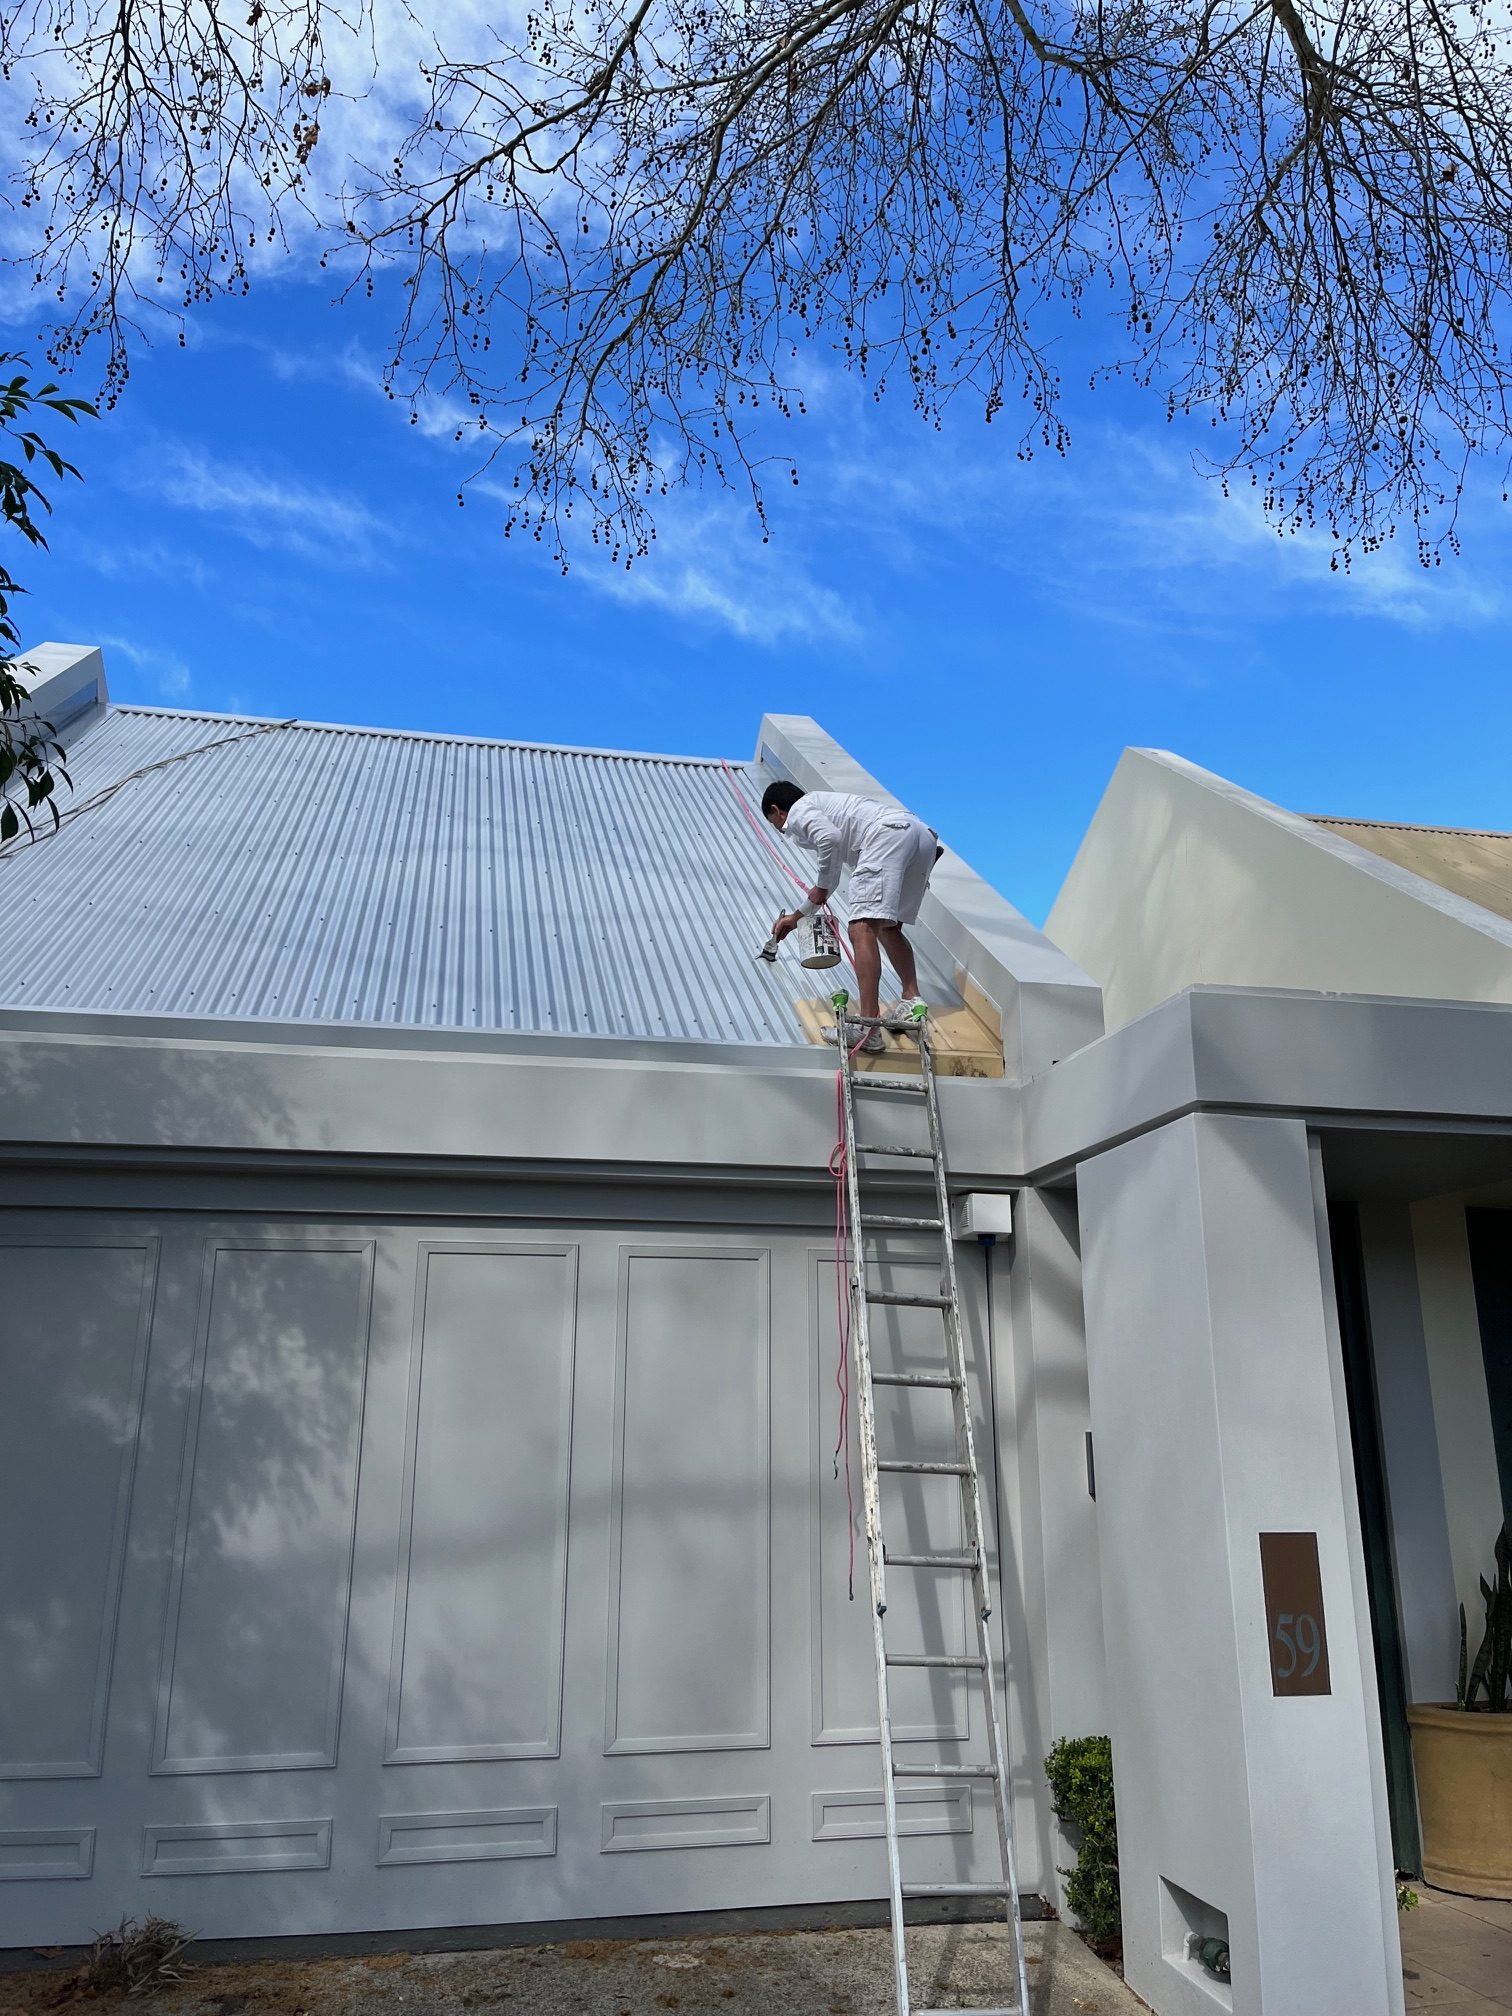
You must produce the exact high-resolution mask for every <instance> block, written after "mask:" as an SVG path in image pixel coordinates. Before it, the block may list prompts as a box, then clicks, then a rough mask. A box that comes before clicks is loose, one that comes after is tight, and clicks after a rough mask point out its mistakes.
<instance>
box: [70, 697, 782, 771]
mask: <svg viewBox="0 0 1512 2016" xmlns="http://www.w3.org/2000/svg"><path fill="white" fill-rule="evenodd" d="M109 711H110V712H111V713H112V714H145V715H149V716H151V717H152V718H154V719H158V720H163V719H166V720H171V721H228V722H238V723H243V722H244V723H247V724H249V725H253V726H260V725H261V724H262V723H264V722H267V723H269V724H270V725H272V724H278V723H281V722H282V720H283V718H284V717H282V716H279V715H272V714H236V713H231V712H228V711H227V712H223V711H221V710H219V709H216V708H212V707H153V706H150V705H148V704H147V703H146V702H145V701H134V700H112V701H111V703H110V709H109ZM290 725H291V726H293V727H294V728H296V729H297V728H307V729H310V730H311V731H312V732H314V733H318V734H322V735H372V736H376V737H377V738H379V739H380V740H384V741H393V742H445V743H448V744H450V745H452V746H454V747H458V748H474V749H530V750H533V751H534V752H535V753H536V754H537V755H546V756H602V757H606V758H609V759H611V760H615V761H619V762H624V763H679V764H684V765H686V766H687V767H688V768H690V769H710V770H718V769H721V768H723V766H724V764H725V763H726V762H729V763H730V765H731V767H732V768H733V769H736V770H745V769H749V768H750V765H749V763H748V762H747V760H746V759H745V758H744V757H740V758H728V757H724V756H678V755H673V754H669V753H668V752H666V751H664V750H654V749H600V748H594V747H591V746H588V745H583V744H578V743H575V742H531V741H527V740H525V739H524V738H523V737H520V736H511V735H451V734H447V733H446V732H445V731H443V730H441V729H436V728H378V727H374V726H372V725H371V724H369V723H365V722H355V721H307V720H305V719H304V717H303V716H302V715H296V716H295V717H294V718H293V720H292V722H291V724H290Z"/></svg>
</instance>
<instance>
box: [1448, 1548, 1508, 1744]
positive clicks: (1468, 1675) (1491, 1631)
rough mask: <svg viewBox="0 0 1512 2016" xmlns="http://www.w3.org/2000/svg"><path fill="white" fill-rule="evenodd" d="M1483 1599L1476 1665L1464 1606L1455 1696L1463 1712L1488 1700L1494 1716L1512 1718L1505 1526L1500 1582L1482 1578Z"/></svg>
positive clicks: (1498, 1558) (1498, 1553) (1498, 1572)
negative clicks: (1471, 1659)
mask: <svg viewBox="0 0 1512 2016" xmlns="http://www.w3.org/2000/svg"><path fill="white" fill-rule="evenodd" d="M1480 1587H1481V1596H1482V1598H1483V1599H1484V1601H1485V1605H1486V1635H1485V1637H1484V1638H1482V1640H1481V1647H1480V1650H1479V1652H1477V1653H1476V1655H1475V1664H1474V1665H1473V1666H1472V1665H1470V1663H1469V1638H1468V1636H1467V1634H1466V1630H1465V1606H1464V1604H1463V1603H1461V1605H1460V1613H1459V1622H1460V1655H1459V1686H1458V1689H1457V1691H1456V1694H1455V1699H1456V1700H1457V1701H1458V1703H1459V1705H1460V1707H1461V1708H1479V1707H1480V1696H1481V1695H1482V1694H1484V1695H1485V1697H1486V1704H1485V1710H1484V1711H1483V1712H1485V1713H1488V1714H1491V1715H1507V1714H1512V1698H1509V1697H1512V1531H1509V1528H1508V1527H1507V1526H1505V1525H1504V1526H1503V1527H1502V1530H1501V1532H1500V1533H1499V1534H1498V1535H1497V1540H1496V1581H1495V1584H1494V1585H1493V1584H1492V1583H1490V1582H1488V1581H1487V1580H1486V1578H1485V1576H1484V1575H1482V1577H1481V1578H1480Z"/></svg>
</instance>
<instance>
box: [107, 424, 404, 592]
mask: <svg viewBox="0 0 1512 2016" xmlns="http://www.w3.org/2000/svg"><path fill="white" fill-rule="evenodd" d="M130 487H132V488H133V489H136V490H138V491H139V492H142V493H144V494H147V495H150V496H152V497H154V498H157V499H160V500H161V501H163V502H165V503H168V504H171V505H174V506H175V507H176V508H177V509H179V510H182V511H193V512H198V513H201V514H203V515H204V516H207V517H211V518H215V519H218V520H219V521H221V522H222V523H223V524H225V525H226V526H227V527H228V528H229V529H230V530H231V531H233V532H234V533H235V534H236V535H237V536H238V537H239V538H241V539H244V540H245V541H246V542H247V543H248V545H251V546H256V547H260V548H263V549H265V550H272V549H276V550H280V551H283V552H286V553H292V554H295V555H297V556H298V557H299V558H301V559H306V560H318V561H322V562H324V563H326V564H327V565H330V566H333V567H351V566H354V565H356V566H366V565H370V564H371V563H372V562H373V560H374V559H375V558H376V557H377V554H378V552H379V550H380V549H381V548H382V547H383V546H384V545H385V544H386V543H387V542H388V541H389V539H390V538H391V536H392V533H391V527H390V525H389V524H388V522H387V521H386V520H385V519H383V518H381V517H379V515H378V514H377V512H375V511H372V510H370V509H369V508H368V506H367V505H366V504H364V503H363V502H362V501H361V499H360V498H358V497H356V496H354V495H352V494H351V493H350V492H347V491H340V490H333V489H331V488H329V487H327V486H325V485H323V484H316V483H308V482H305V481H303V480H302V479H301V478H298V477H288V476H282V475H277V474H273V473H271V472H268V471H266V470H260V469H253V468H249V467H247V466H246V465H245V464H242V463H236V462H228V461H224V460H219V459H217V458H215V457H213V456H211V455H209V454H207V453H205V452H204V450H202V449H198V448H190V447H186V446H183V445H181V444H167V445H165V446H164V447H163V449H162V450H161V452H160V453H159V454H158V455H157V456H156V457H155V458H154V461H153V465H152V469H151V473H150V475H148V474H145V473H144V474H141V475H138V476H136V477H133V478H132V479H131V484H130Z"/></svg>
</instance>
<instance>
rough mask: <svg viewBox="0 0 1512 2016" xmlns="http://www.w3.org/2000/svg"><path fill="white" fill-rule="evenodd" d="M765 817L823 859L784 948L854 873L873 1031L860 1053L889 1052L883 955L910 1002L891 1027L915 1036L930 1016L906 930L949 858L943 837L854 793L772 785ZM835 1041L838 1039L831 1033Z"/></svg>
mask: <svg viewBox="0 0 1512 2016" xmlns="http://www.w3.org/2000/svg"><path fill="white" fill-rule="evenodd" d="M761 810H762V815H763V817H764V818H765V819H766V820H767V821H768V823H769V824H770V825H773V826H775V827H776V828H777V831H778V832H779V833H786V835H787V836H788V838H789V839H790V840H796V841H797V842H798V844H799V846H800V847H805V848H807V849H808V850H809V852H811V853H813V854H817V855H818V857H819V859H818V864H817V866H816V868H815V871H814V886H813V888H812V889H810V890H809V892H808V902H807V903H806V904H805V906H804V907H803V908H802V909H801V910H789V911H786V912H784V914H783V915H782V916H781V917H779V918H778V919H777V922H776V923H775V924H774V925H773V926H772V936H773V938H774V939H776V940H777V941H778V942H779V943H780V942H781V940H782V939H784V938H786V937H787V936H788V934H789V932H791V931H795V930H796V929H797V928H798V926H799V924H801V923H802V922H803V920H804V919H805V918H806V917H812V916H813V914H814V912H815V911H816V910H822V909H823V907H824V905H825V904H826V903H827V902H828V901H829V899H830V897H831V896H832V895H833V894H834V893H835V889H836V886H837V885H838V883H839V881H840V871H841V869H842V868H849V869H850V871H851V879H850V910H851V922H850V939H851V951H852V954H853V956H854V959H855V966H856V984H857V986H858V987H859V989H860V994H861V999H860V1004H859V1012H860V1014H861V1016H862V1017H863V1018H864V1019H865V1020H866V1022H867V1027H866V1029H865V1031H864V1032H863V1033H861V1034H859V1035H858V1036H857V1037H856V1038H855V1039H854V1042H853V1045H852V1047H856V1045H857V1044H859V1047H860V1048H861V1049H862V1050H866V1051H873V1052H875V1051H878V1050H883V1049H885V1048H886V1047H887V1043H886V1038H885V1037H884V1036H883V1034H882V1030H881V1028H880V1027H878V1026H877V1024H878V1023H879V1021H880V1020H881V1019H882V1010H881V1002H880V996H881V986H882V954H883V952H886V954H887V957H888V962H889V964H890V965H891V966H892V969H893V971H894V972H895V973H896V974H897V976H898V980H899V983H900V984H901V986H902V989H903V998H902V1000H901V1001H899V1002H898V1003H897V1005H896V1007H894V1008H892V1009H890V1010H889V1011H888V1014H887V1017H886V1021H887V1025H888V1027H889V1028H894V1029H911V1028H913V1027H914V1025H915V1024H916V1023H917V1022H918V1021H919V1020H920V1019H921V1018H922V1017H923V1015H924V1013H925V1006H924V1002H923V1001H922V1000H921V999H920V996H919V972H918V968H917V967H916V966H915V964H914V956H913V947H912V946H911V945H910V944H909V942H908V939H907V938H906V937H905V936H904V932H903V926H904V925H905V924H912V923H913V922H914V920H915V918H917V916H918V914H919V905H920V904H921V903H922V902H923V900H924V891H925V889H926V888H927V887H928V884H929V877H930V873H931V871H932V870H933V868H934V865H935V863H936V861H938V860H939V858H940V856H941V855H942V854H943V853H944V851H945V850H944V848H943V847H941V845H940V842H939V835H938V834H937V833H936V832H934V830H933V829H932V828H931V827H928V826H926V825H925V824H924V822H923V820H922V819H915V818H914V816H913V814H912V813H911V812H903V811H900V810H899V809H898V808H897V807H896V806H891V805H879V804H878V803H877V802H876V801H875V800H874V799H871V798H858V797H856V796H855V795H854V794H853V793H851V792H849V791H800V790H799V788H798V786H797V785H796V784H786V783H778V784H769V785H768V786H767V788H766V790H765V792H764V793H763V794H762V799H761ZM825 1033H826V1035H828V1036H829V1037H830V1039H831V1040H832V1041H838V1040H839V1039H838V1034H837V1032H834V1031H829V1030H827V1031H826V1032H825Z"/></svg>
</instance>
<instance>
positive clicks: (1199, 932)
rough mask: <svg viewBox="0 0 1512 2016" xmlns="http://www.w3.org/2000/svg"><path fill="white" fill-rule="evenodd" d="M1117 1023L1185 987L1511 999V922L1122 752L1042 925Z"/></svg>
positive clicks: (1302, 823) (1163, 762)
mask: <svg viewBox="0 0 1512 2016" xmlns="http://www.w3.org/2000/svg"><path fill="white" fill-rule="evenodd" d="M1045 929H1046V933H1047V935H1048V936H1049V937H1050V938H1051V939H1052V940H1053V941H1054V942H1055V944H1057V945H1059V946H1060V947H1061V948H1062V949H1063V950H1064V951H1065V952H1066V953H1068V954H1069V955H1070V957H1071V958H1073V959H1074V960H1075V961H1076V962H1077V964H1078V965H1079V966H1081V967H1082V968H1083V969H1084V970H1085V971H1086V972H1088V973H1090V974H1091V975H1092V977H1093V978H1094V979H1095V980H1096V981H1098V982H1099V984H1100V985H1101V987H1102V990H1103V1004H1104V1013H1105V1016H1106V1019H1107V1026H1108V1027H1109V1028H1110V1029H1113V1028H1117V1027H1118V1026H1119V1025H1120V1024H1122V1023H1125V1022H1128V1021H1130V1020H1131V1019H1132V1018H1133V1017H1134V1016H1136V1015H1141V1014H1143V1013H1144V1012H1145V1011H1146V1010H1147V1009H1149V1008H1153V1007H1154V1006H1156V1005H1157V1003H1159V1002H1161V1001H1164V1000H1166V999H1168V998H1169V997H1170V996H1171V995H1173V994H1176V993H1178V992H1179V991H1180V990H1181V989H1182V988H1184V987H1190V986H1195V985H1199V984H1204V983H1206V984H1211V985H1216V986H1226V987H1294V988H1310V989H1317V990H1319V991H1321V992H1325V993H1341V994H1387V995H1410V996H1427V997H1431V998H1433V999H1439V1000H1465V1001H1512V924H1509V923H1508V922H1507V921H1506V920H1505V919H1503V918H1500V917H1494V916H1492V915H1491V913H1490V912H1488V911H1484V910H1482V909H1480V907H1479V906H1478V905H1476V904H1474V903H1470V902H1468V901H1466V900H1465V899H1464V898H1463V897H1458V896H1453V895H1450V894H1449V893H1448V891H1446V890H1442V889H1440V888H1438V887H1437V885H1435V884H1434V883H1431V882H1427V881H1425V880H1423V879H1422V878H1421V877H1419V876H1417V875H1414V874H1412V873H1411V872H1410V871H1409V870H1407V869H1404V868H1400V867H1398V866H1396V865H1395V864H1394V863H1393V862H1390V861H1386V860H1383V859H1381V858H1380V857H1379V856H1377V855H1375V854H1371V853H1369V852H1367V851H1366V850H1365V849H1363V848H1360V847H1357V846H1355V845H1354V844H1353V843H1352V842H1350V841H1348V840H1345V839H1343V838H1342V837H1341V836H1340V835H1338V834H1335V833H1332V832H1329V831H1327V830H1325V829H1324V828H1321V827H1319V826H1316V825H1314V824H1313V823H1312V822H1311V821H1310V820H1307V819H1304V818H1301V817H1299V816H1298V815H1296V814H1294V813H1290V812H1286V811H1283V810H1282V809H1281V808H1280V807H1279V806H1275V805H1271V804H1268V803H1267V802H1266V801H1265V800H1264V799H1262V798H1257V797H1256V796H1255V795H1254V794H1253V793H1251V792H1248V791H1241V790H1240V789H1238V787H1237V786H1235V785H1232V784H1229V783H1227V782H1225V781H1224V779H1222V778H1220V777H1215V776H1213V775H1212V774H1211V773H1210V772H1208V771H1205V770H1200V769H1198V767H1197V766H1196V765H1195V764H1191V763H1185V762H1183V761H1182V760H1181V759H1180V758H1179V757H1176V756H1171V755H1167V754H1165V753H1164V752H1162V751H1157V750H1145V749H1131V750H1127V751H1125V753H1124V755H1123V757H1122V759H1121V761H1120V762H1119V765H1118V768H1117V769H1116V770H1115V772H1114V774H1113V778H1112V781H1111V782H1110V783H1109V785H1108V789H1107V791H1106V793H1105V794H1104V797H1103V800H1102V803H1101V804H1100V805H1099V807H1098V810H1097V813H1096V816H1095V817H1094V819H1093V821H1092V824H1091V825H1090V826H1089V828H1088V829H1087V833H1086V836H1085V838H1084V839H1083V841H1082V844H1081V847H1080V848H1079V850H1078V852H1077V855H1076V859H1075V860H1074V862H1073V863H1072V866H1071V870H1070V872H1069V874H1068V875H1067V877H1066V881H1065V884H1064V886H1063V887H1062V889H1061V892H1060V894H1059V896H1058V897H1057V898H1056V901H1055V905H1054V907H1053V909H1052V910H1051V912H1050V915H1049V918H1048V919H1047V920H1046V925H1045Z"/></svg>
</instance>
